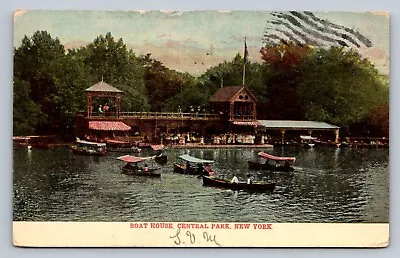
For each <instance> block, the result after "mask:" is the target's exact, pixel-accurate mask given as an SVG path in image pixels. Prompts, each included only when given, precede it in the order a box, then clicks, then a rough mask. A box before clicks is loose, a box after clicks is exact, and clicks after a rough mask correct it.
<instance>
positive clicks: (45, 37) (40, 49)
mask: <svg viewBox="0 0 400 258" xmlns="http://www.w3.org/2000/svg"><path fill="white" fill-rule="evenodd" d="M64 55H65V52H64V46H63V45H62V44H61V43H60V41H59V40H58V39H57V38H56V39H53V38H52V37H51V36H50V34H49V33H47V32H46V31H37V32H35V33H34V34H33V36H32V37H31V38H28V37H27V36H25V37H24V38H23V40H22V44H21V46H20V47H19V48H16V49H14V75H15V77H16V78H18V79H20V80H22V81H25V82H26V83H27V85H28V87H29V90H28V92H29V99H27V100H26V101H27V103H26V104H25V103H19V105H26V107H25V108H29V107H32V105H31V103H30V101H31V100H32V101H33V103H35V104H36V107H40V108H41V112H42V114H43V118H44V119H45V120H41V121H42V122H41V123H36V126H38V127H39V128H36V131H37V132H38V133H53V130H52V129H53V128H54V127H55V126H56V125H55V124H54V123H53V120H54V117H55V116H56V113H55V110H56V109H55V105H54V102H52V100H51V99H50V95H54V94H56V87H55V82H54V80H53V75H52V72H53V70H52V68H51V67H52V66H53V65H54V64H55V63H57V62H58V61H59V60H60V59H61V58H63V57H64ZM23 85H24V84H23V83H16V84H14V87H23ZM23 91H25V90H23ZM34 113H36V111H34Z"/></svg>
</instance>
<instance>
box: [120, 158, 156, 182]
mask: <svg viewBox="0 0 400 258" xmlns="http://www.w3.org/2000/svg"><path fill="white" fill-rule="evenodd" d="M154 158H155V156H151V157H136V156H131V155H125V156H121V157H118V158H117V159H118V160H121V161H124V162H126V165H125V166H124V167H123V168H122V173H123V174H127V175H135V176H146V177H161V174H160V173H157V170H159V168H154V167H149V166H148V165H147V162H146V161H150V160H154ZM142 162H143V163H144V166H139V163H142Z"/></svg>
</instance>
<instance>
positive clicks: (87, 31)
mask: <svg viewBox="0 0 400 258" xmlns="http://www.w3.org/2000/svg"><path fill="white" fill-rule="evenodd" d="M313 14H314V15H316V16H317V17H318V18H320V19H323V20H325V21H328V22H330V23H331V24H334V25H335V26H336V27H337V26H344V27H346V28H347V31H349V30H354V31H357V32H359V33H360V34H362V35H363V37H365V38H367V39H368V40H370V41H371V46H363V45H362V46H359V47H355V46H350V47H353V48H356V49H357V50H358V51H359V52H360V53H361V54H362V56H363V57H367V58H369V59H370V60H371V61H372V62H373V63H374V64H375V66H376V67H377V68H378V70H379V71H380V72H381V73H383V74H388V73H389V40H390V39H389V15H388V14H387V13H383V12H374V13H371V12H359V13H356V12H314V13H313ZM273 21H275V22H276V21H279V18H277V16H276V15H274V13H273V12H263V11H187V12H185V11H48V10H46V11H45V10H43V11H41V10H19V11H16V12H15V13H14V46H15V47H18V46H19V45H20V44H21V40H22V38H23V37H24V36H25V35H27V36H28V37H29V36H32V35H33V33H34V32H35V31H37V30H45V31H47V32H49V33H50V35H51V36H52V37H53V38H55V37H57V38H59V39H60V41H61V43H62V44H63V45H64V46H65V48H67V49H69V48H76V47H80V46H84V45H86V44H88V43H90V42H92V41H93V40H94V39H95V38H96V37H97V36H98V35H100V34H103V35H105V34H106V33H107V32H111V34H112V35H113V36H114V38H115V39H119V38H122V39H123V41H124V43H126V44H127V46H128V47H129V48H132V49H133V51H134V52H135V53H137V54H138V55H140V54H147V53H151V55H152V56H153V58H156V59H158V60H160V61H161V62H163V63H164V64H165V65H166V66H167V67H169V68H171V69H175V70H178V71H182V72H189V73H191V74H193V75H199V74H201V73H203V72H204V71H205V70H206V69H208V68H210V67H211V66H213V65H216V64H218V63H220V62H223V61H230V60H232V59H233V57H234V56H235V55H236V54H237V53H240V54H241V55H243V52H244V39H245V37H246V42H247V47H248V52H249V59H250V61H254V62H261V57H260V53H259V50H260V48H261V47H262V46H263V45H264V43H263V35H264V34H265V33H266V31H269V32H271V30H272V33H273V34H275V35H280V37H282V38H284V37H285V35H284V34H282V33H285V31H286V32H289V33H291V34H292V35H294V34H293V31H291V30H290V28H294V29H296V30H300V31H301V32H302V33H307V30H308V29H310V26H309V24H305V23H304V24H303V25H304V26H303V25H302V26H303V27H302V28H301V29H299V28H298V27H296V26H297V25H296V24H295V23H293V24H290V26H291V27H290V28H289V27H288V26H287V22H288V21H290V20H281V25H276V23H273ZM282 21H283V23H282ZM299 21H301V20H299ZM285 22H286V26H287V27H285V26H284V25H285ZM282 24H283V25H282ZM321 26H322V25H320V27H321ZM320 27H314V28H312V29H313V30H314V31H316V30H318V29H320ZM288 28H289V29H288ZM331 28H334V27H331ZM316 33H319V32H318V31H316ZM324 33H325V34H324V35H326V34H327V33H326V32H324ZM339 33H341V32H339ZM328 34H329V33H328ZM294 36H295V37H297V38H299V37H298V36H296V35H294ZM311 37H313V36H312V35H311ZM335 37H336V36H335Z"/></svg>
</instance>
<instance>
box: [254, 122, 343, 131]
mask: <svg viewBox="0 0 400 258" xmlns="http://www.w3.org/2000/svg"><path fill="white" fill-rule="evenodd" d="M258 122H259V123H260V124H261V125H262V126H264V127H265V128H267V129H268V128H270V129H292V130H308V129H316V130H329V129H339V127H338V126H335V125H331V124H327V123H324V122H315V121H296V120H258Z"/></svg>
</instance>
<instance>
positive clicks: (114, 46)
mask: <svg viewBox="0 0 400 258" xmlns="http://www.w3.org/2000/svg"><path fill="white" fill-rule="evenodd" d="M79 54H80V55H83V56H84V62H85V65H86V66H87V67H88V69H89V72H90V74H91V76H92V78H93V81H92V84H95V83H97V82H99V81H101V80H104V81H105V82H107V83H109V84H111V85H114V86H115V87H116V88H118V89H120V90H122V91H123V92H124V93H125V94H124V98H123V102H122V109H123V110H125V111H146V110H148V109H149V104H148V98H147V92H146V88H145V81H144V76H145V72H146V67H145V62H144V61H143V60H142V59H141V58H140V57H137V56H136V55H135V54H134V53H133V51H132V50H128V48H127V46H126V44H124V42H123V40H122V38H120V39H119V40H117V41H116V40H115V39H114V37H113V36H112V35H111V33H110V32H108V33H107V34H106V35H105V36H104V35H99V36H98V37H96V39H95V40H94V41H93V42H92V43H90V44H89V45H88V46H87V47H85V48H81V49H80V50H79Z"/></svg>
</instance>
